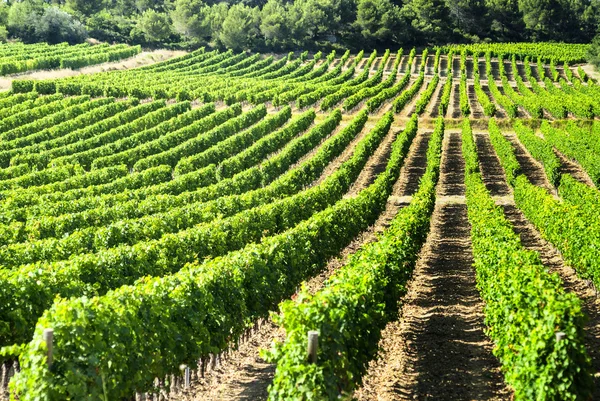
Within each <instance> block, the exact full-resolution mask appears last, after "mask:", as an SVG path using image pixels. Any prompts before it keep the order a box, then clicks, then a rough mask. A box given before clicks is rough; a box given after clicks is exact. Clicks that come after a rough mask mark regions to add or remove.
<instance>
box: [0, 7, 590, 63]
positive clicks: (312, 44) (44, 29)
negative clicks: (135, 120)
mask: <svg viewBox="0 0 600 401" xmlns="http://www.w3.org/2000/svg"><path fill="white" fill-rule="evenodd" d="M599 23H600V7H599V5H598V2H597V0H593V1H590V2H582V1H574V0H569V1H561V2H553V3H548V2H545V1H542V0H515V1H510V2H506V1H492V0H486V1H483V0H478V1H469V2H468V1H464V0H461V1H448V0H435V1H425V0H335V1H334V0H326V1H321V0H296V1H286V0H247V1H246V0H244V1H241V0H232V1H228V2H225V1H220V0H154V1H150V0H135V1H134V0H122V1H113V0H52V1H50V0H47V1H46V0H12V1H9V2H5V3H4V2H3V3H1V5H0V28H3V29H0V39H1V38H2V37H4V38H6V37H13V38H19V39H22V40H24V41H26V42H35V41H48V42H49V43H59V42H65V41H66V42H69V43H80V42H82V41H83V40H85V38H86V37H87V36H89V37H92V38H95V39H98V40H101V41H105V42H117V43H124V42H127V43H132V44H142V45H145V46H165V45H167V46H173V47H197V46H203V45H210V46H213V47H217V48H228V49H233V50H236V51H238V50H245V49H253V50H275V51H283V50H290V49H299V48H302V49H303V48H317V47H323V46H325V47H330V46H343V47H348V48H357V47H360V46H368V47H372V46H374V47H383V46H398V47H399V46H403V45H405V46H406V45H425V44H447V43H470V42H473V43H477V42H484V41H490V40H491V41H510V42H517V41H566V42H570V43H589V42H590V41H591V40H592V38H594V36H595V35H596V33H597V31H598V25H599ZM584 53H585V50H584ZM592 53H593V51H592Z"/></svg>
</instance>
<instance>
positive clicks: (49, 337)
mask: <svg viewBox="0 0 600 401" xmlns="http://www.w3.org/2000/svg"><path fill="white" fill-rule="evenodd" d="M42 338H43V339H44V341H45V342H46V348H47V349H48V358H47V363H48V367H49V368H50V367H52V341H53V340H54V329H45V330H44V334H43V336H42Z"/></svg>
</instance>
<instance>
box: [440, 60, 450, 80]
mask: <svg viewBox="0 0 600 401" xmlns="http://www.w3.org/2000/svg"><path fill="white" fill-rule="evenodd" d="M446 76H448V57H447V56H440V77H446Z"/></svg>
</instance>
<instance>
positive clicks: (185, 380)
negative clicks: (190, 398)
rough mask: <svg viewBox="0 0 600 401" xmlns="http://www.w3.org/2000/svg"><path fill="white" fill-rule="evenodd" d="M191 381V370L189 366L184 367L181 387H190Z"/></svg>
mask: <svg viewBox="0 0 600 401" xmlns="http://www.w3.org/2000/svg"><path fill="white" fill-rule="evenodd" d="M190 382H191V372H190V368H189V367H187V366H186V367H185V371H184V372H183V388H190Z"/></svg>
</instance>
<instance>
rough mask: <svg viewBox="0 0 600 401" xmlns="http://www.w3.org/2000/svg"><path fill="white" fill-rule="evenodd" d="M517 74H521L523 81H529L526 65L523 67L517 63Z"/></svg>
mask: <svg viewBox="0 0 600 401" xmlns="http://www.w3.org/2000/svg"><path fill="white" fill-rule="evenodd" d="M517 73H518V74H519V76H520V77H521V79H523V81H525V82H527V81H528V79H527V75H526V74H525V65H523V64H522V63H519V62H517Z"/></svg>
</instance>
